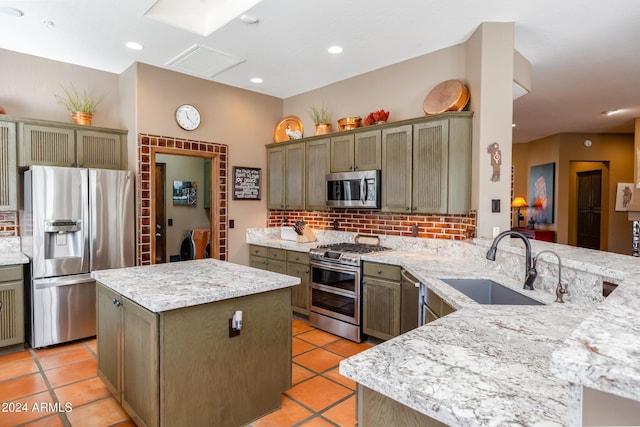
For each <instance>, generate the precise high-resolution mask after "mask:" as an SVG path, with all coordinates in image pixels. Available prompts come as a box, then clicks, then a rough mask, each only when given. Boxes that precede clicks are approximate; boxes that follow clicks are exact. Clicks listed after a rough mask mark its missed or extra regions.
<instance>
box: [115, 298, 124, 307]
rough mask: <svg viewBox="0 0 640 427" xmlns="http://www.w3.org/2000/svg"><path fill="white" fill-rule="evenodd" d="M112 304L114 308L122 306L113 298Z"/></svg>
mask: <svg viewBox="0 0 640 427" xmlns="http://www.w3.org/2000/svg"><path fill="white" fill-rule="evenodd" d="M113 304H114V305H115V306H116V307H120V306H121V305H122V302H120V301H119V300H118V299H116V298H114V299H113Z"/></svg>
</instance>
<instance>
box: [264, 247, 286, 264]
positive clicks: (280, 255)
mask: <svg viewBox="0 0 640 427" xmlns="http://www.w3.org/2000/svg"><path fill="white" fill-rule="evenodd" d="M267 258H269V259H279V260H282V261H286V260H287V251H286V250H284V249H274V248H267Z"/></svg>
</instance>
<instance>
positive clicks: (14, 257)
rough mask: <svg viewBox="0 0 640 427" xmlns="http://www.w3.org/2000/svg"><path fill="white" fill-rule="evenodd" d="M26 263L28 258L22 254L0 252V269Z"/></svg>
mask: <svg viewBox="0 0 640 427" xmlns="http://www.w3.org/2000/svg"><path fill="white" fill-rule="evenodd" d="M28 263H29V258H28V257H27V256H25V255H24V254H23V253H22V252H0V267H4V266H7V265H17V264H28Z"/></svg>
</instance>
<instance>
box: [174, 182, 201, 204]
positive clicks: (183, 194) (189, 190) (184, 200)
mask: <svg viewBox="0 0 640 427" xmlns="http://www.w3.org/2000/svg"><path fill="white" fill-rule="evenodd" d="M197 189H198V186H197V185H196V182H195V181H173V204H174V205H185V206H195V204H196V202H197V199H198V191H197Z"/></svg>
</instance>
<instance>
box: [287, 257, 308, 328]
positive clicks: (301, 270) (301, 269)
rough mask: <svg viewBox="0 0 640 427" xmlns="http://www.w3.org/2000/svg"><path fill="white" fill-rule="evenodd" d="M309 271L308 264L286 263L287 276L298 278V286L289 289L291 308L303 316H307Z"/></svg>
mask: <svg viewBox="0 0 640 427" xmlns="http://www.w3.org/2000/svg"><path fill="white" fill-rule="evenodd" d="M309 271H310V270H309V264H298V263H293V262H288V263H287V274H288V275H289V276H294V277H299V278H300V284H299V285H297V286H292V287H291V308H292V309H293V311H295V312H296V313H300V314H304V315H305V316H308V315H309Z"/></svg>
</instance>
